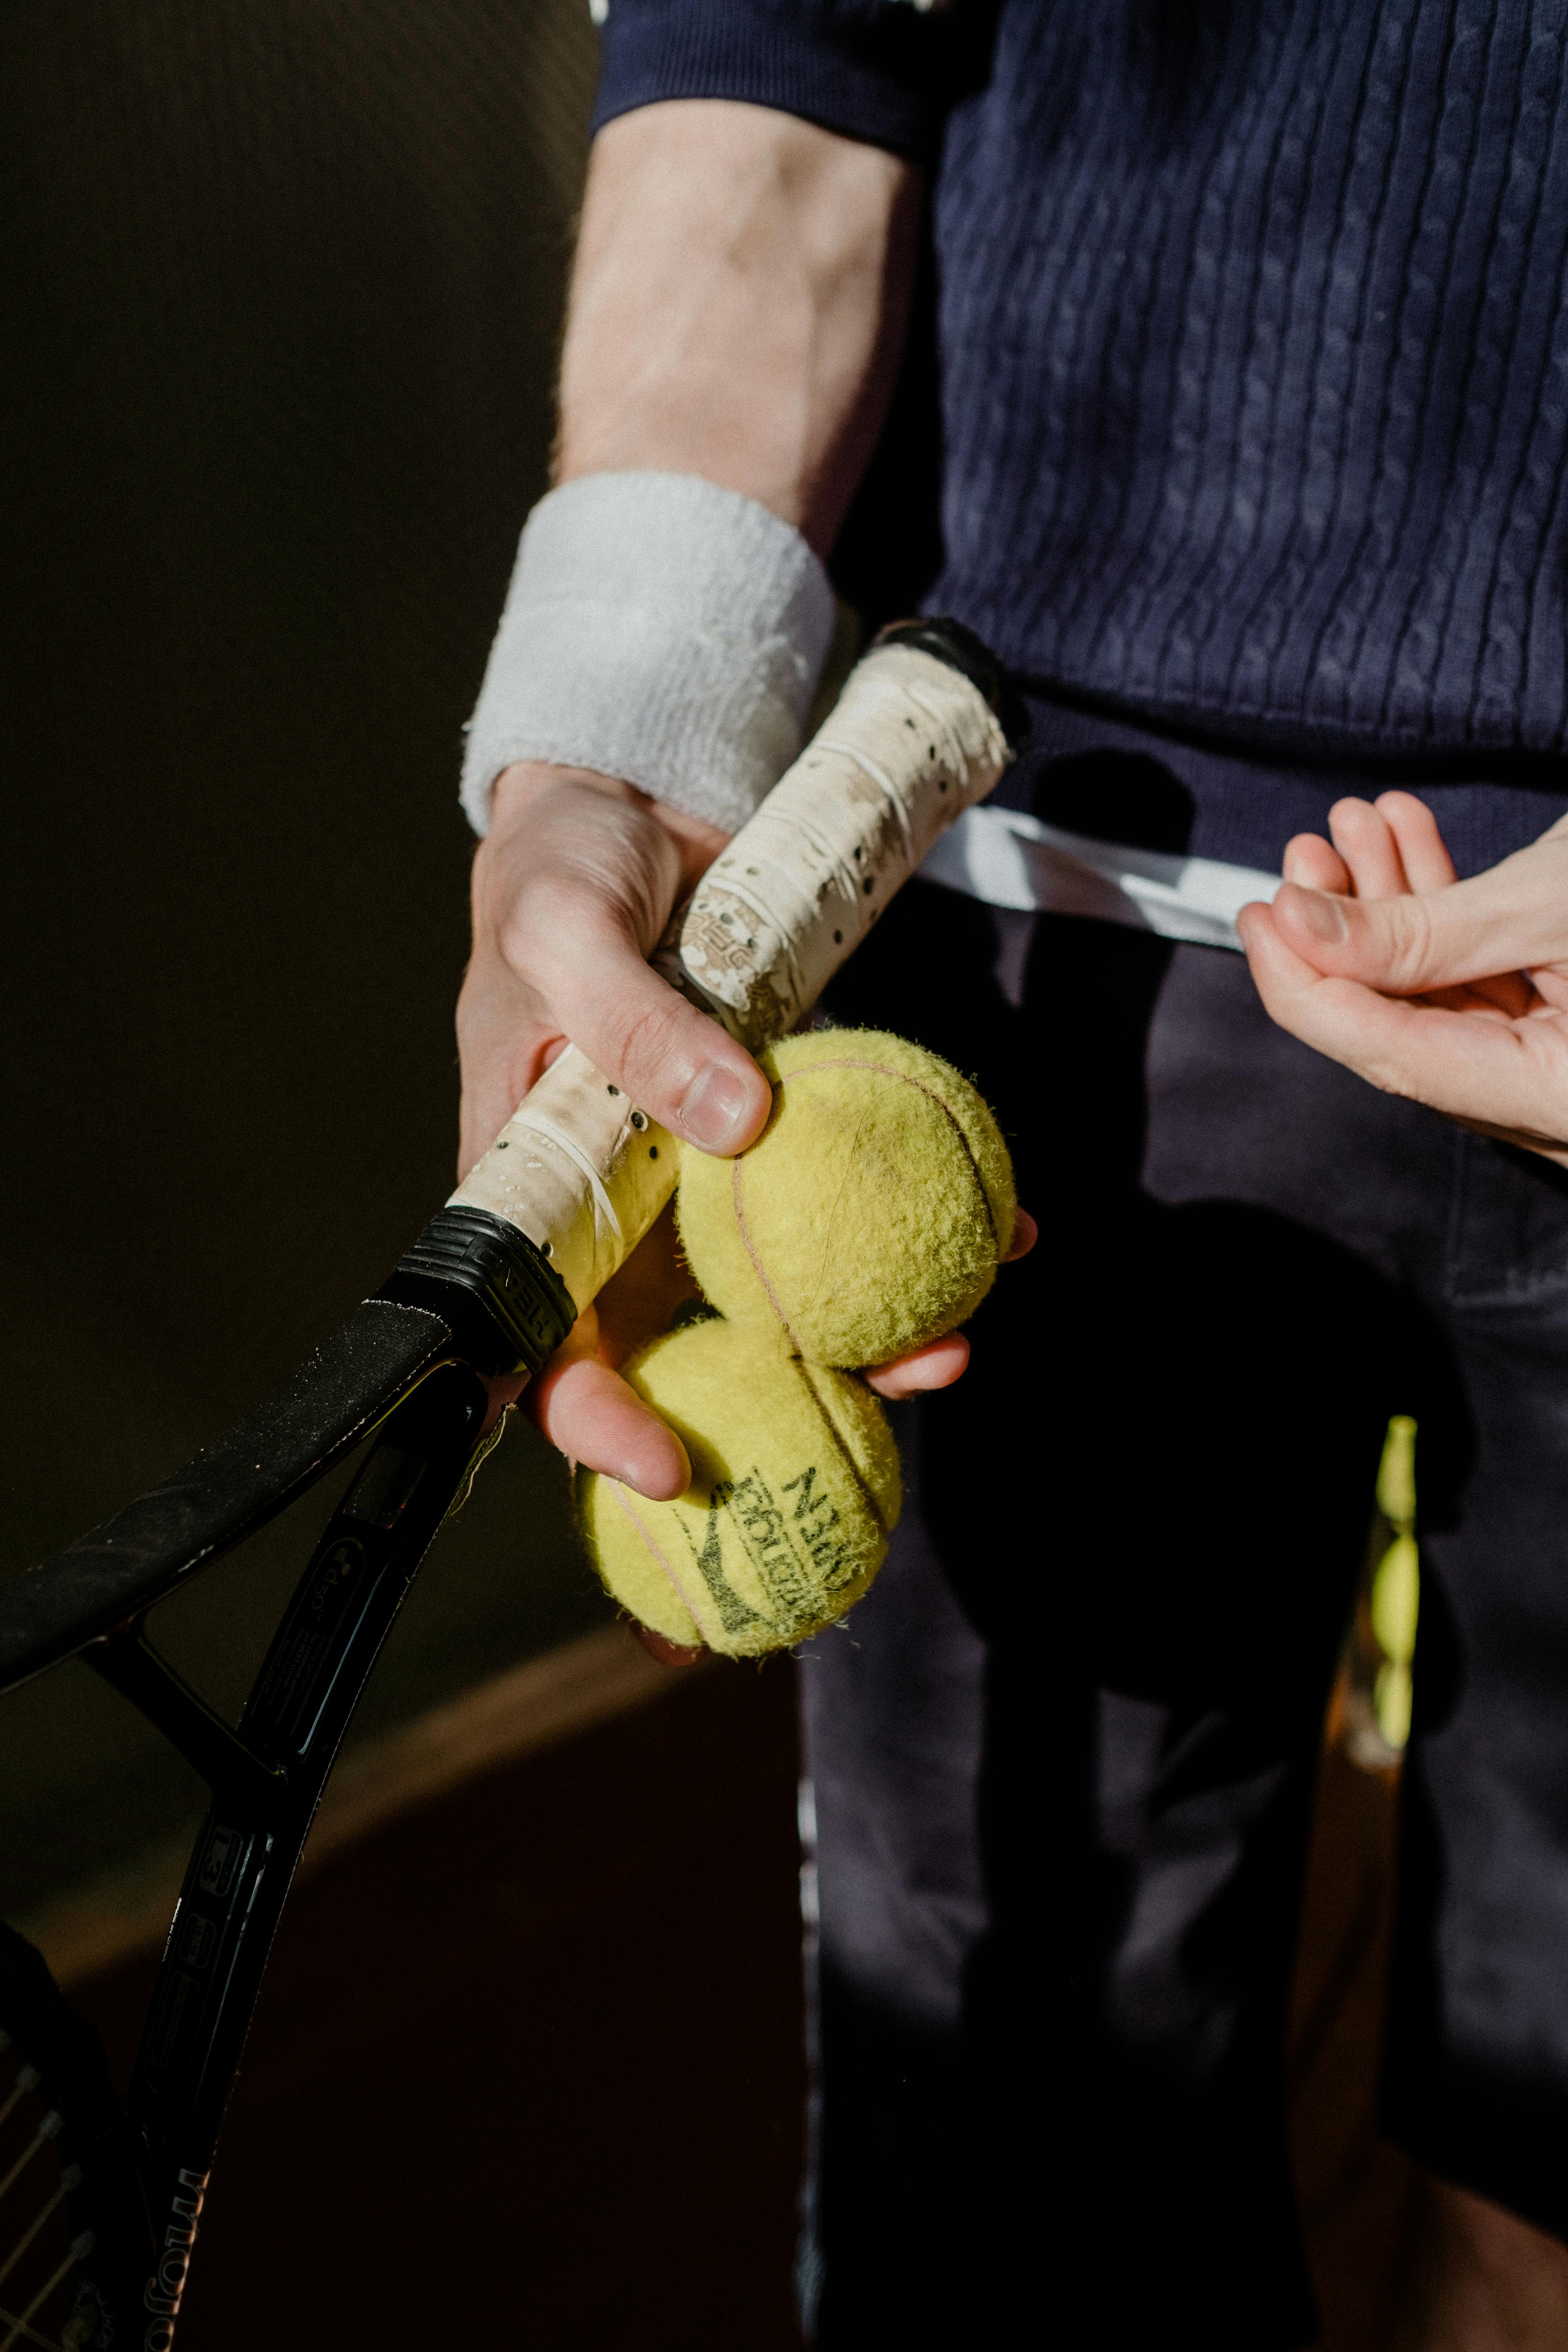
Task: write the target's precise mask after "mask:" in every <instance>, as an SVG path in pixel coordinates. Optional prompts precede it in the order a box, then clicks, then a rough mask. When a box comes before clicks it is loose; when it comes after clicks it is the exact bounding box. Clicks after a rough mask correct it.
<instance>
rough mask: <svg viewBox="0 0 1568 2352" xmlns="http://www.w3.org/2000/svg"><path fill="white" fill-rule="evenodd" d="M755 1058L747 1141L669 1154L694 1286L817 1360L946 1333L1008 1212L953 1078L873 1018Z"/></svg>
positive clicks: (982, 1280)
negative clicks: (764, 1114) (761, 1079)
mask: <svg viewBox="0 0 1568 2352" xmlns="http://www.w3.org/2000/svg"><path fill="white" fill-rule="evenodd" d="M762 1066H763V1070H764V1072H765V1073H766V1075H767V1076H768V1077H769V1078H770V1079H771V1080H772V1082H773V1114H772V1117H771V1118H769V1120H768V1124H767V1126H766V1127H765V1128H764V1129H763V1133H762V1135H761V1136H760V1137H759V1138H758V1139H757V1141H756V1142H755V1143H753V1144H752V1148H751V1150H749V1151H746V1152H743V1153H742V1156H741V1157H740V1159H738V1160H714V1159H710V1157H709V1156H708V1155H707V1154H705V1153H703V1152H700V1151H688V1152H686V1153H685V1154H684V1155H683V1157H682V1160H681V1171H680V1190H679V1199H678V1205H677V1213H678V1215H679V1223H680V1240H681V1246H682V1248H683V1249H684V1250H685V1252H686V1255H687V1259H688V1261H689V1265H690V1266H691V1270H692V1272H693V1273H694V1274H695V1276H697V1279H698V1281H699V1282H700V1284H701V1286H702V1288H703V1291H704V1293H705V1295H706V1296H707V1297H708V1298H709V1299H710V1301H711V1302H712V1304H713V1305H714V1306H715V1307H718V1308H719V1310H720V1312H721V1314H723V1315H725V1316H727V1317H728V1318H730V1320H731V1322H734V1323H737V1324H743V1325H745V1326H746V1327H747V1328H752V1329H765V1330H767V1331H768V1333H769V1334H770V1335H771V1336H772V1337H773V1338H774V1339H777V1340H778V1341H780V1342H781V1343H782V1345H783V1347H784V1349H785V1350H786V1351H788V1352H791V1353H794V1354H796V1355H800V1356H804V1357H805V1359H806V1360H807V1361H808V1362H811V1363H817V1364H839V1365H846V1366H849V1365H859V1364H882V1363H886V1362H888V1361H889V1359H890V1358H892V1357H894V1356H901V1355H903V1354H904V1353H905V1352H906V1350H908V1349H910V1348H918V1347H921V1346H922V1345H923V1344H924V1342H925V1341H926V1340H928V1339H939V1338H940V1337H941V1336H942V1333H943V1332H945V1331H952V1330H953V1329H955V1328H957V1326H958V1325H959V1324H960V1323H963V1322H964V1321H965V1320H966V1319H967V1318H968V1317H969V1316H971V1315H973V1312H974V1309H975V1308H976V1307H978V1306H979V1304H980V1302H981V1300H982V1299H983V1298H984V1296H985V1294H986V1292H987V1291H988V1290H989V1289H990V1287H991V1285H992V1282H993V1280H994V1277H995V1273H996V1267H997V1265H998V1263H999V1261H1000V1260H1001V1258H1002V1257H1003V1256H1004V1255H1005V1253H1006V1250H1007V1246H1008V1244H1009V1243H1010V1242H1011V1240H1012V1238H1013V1220H1014V1216H1015V1214H1016V1207H1017V1202H1016V1195H1015V1193H1014V1190H1013V1167H1012V1162H1011V1161H1010V1160H1009V1159H1008V1157H1007V1147H1006V1145H1005V1143H1004V1142H1003V1140H1002V1132H1001V1129H999V1128H998V1126H997V1124H996V1121H995V1119H994V1118H993V1117H992V1114H991V1112H990V1110H989V1109H988V1108H987V1107H986V1105H985V1104H984V1102H983V1101H982V1100H981V1098H980V1097H979V1095H978V1094H976V1092H975V1090H974V1088H973V1087H972V1086H971V1085H970V1083H969V1081H968V1079H967V1078H963V1077H961V1076H959V1074H958V1072H957V1071H956V1070H955V1069H953V1068H952V1067H951V1066H950V1065H949V1064H948V1063H946V1062H944V1061H942V1060H941V1059H940V1058H939V1056H938V1055H935V1054H928V1053H927V1052H926V1051H925V1050H924V1048H923V1047H922V1046H920V1045H910V1044H909V1043H908V1042H907V1040H905V1039H904V1038H902V1037H889V1036H887V1035H885V1034H883V1033H882V1032H880V1031H878V1030H874V1029H828V1030H816V1031H813V1032H811V1033H810V1034H807V1035H805V1036H800V1037H789V1038H786V1039H784V1042H783V1043H782V1044H781V1045H775V1046H774V1047H773V1050H772V1051H771V1052H770V1053H768V1054H765V1055H763V1057H762Z"/></svg>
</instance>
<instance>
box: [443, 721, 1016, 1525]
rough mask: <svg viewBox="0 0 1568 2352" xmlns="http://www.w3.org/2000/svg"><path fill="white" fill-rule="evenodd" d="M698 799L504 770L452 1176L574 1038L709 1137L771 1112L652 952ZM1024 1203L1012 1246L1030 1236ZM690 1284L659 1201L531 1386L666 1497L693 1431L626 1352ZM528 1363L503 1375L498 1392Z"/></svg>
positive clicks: (914, 1368) (731, 1138) (483, 883)
mask: <svg viewBox="0 0 1568 2352" xmlns="http://www.w3.org/2000/svg"><path fill="white" fill-rule="evenodd" d="M725 838H726V836H725V835H723V834H722V833H721V832H719V831H718V830H717V829H716V828H715V827H714V826H712V825H710V824H704V823H703V822H702V821H701V820H700V818H696V817H689V816H686V815H684V814H681V813H680V812H679V810H675V809H671V808H669V807H668V806H667V805H666V804H665V803H661V802H656V801H654V800H652V799H651V798H650V797H649V796H648V795H647V793H640V792H638V791H637V790H636V788H635V787H634V786H632V785H630V784H625V783H620V782H616V780H615V779H613V778H611V777H607V776H598V775H594V774H592V773H590V772H588V771H586V770H584V769H573V768H554V767H549V766H545V765H543V764H541V763H527V764H523V765H520V766H517V767H514V768H510V769H508V770H507V772H506V773H505V774H504V775H503V776H501V777H500V779H499V781H498V782H497V784H496V788H495V802H494V818H493V823H492V825H491V830H490V833H489V838H488V839H487V840H486V841H484V842H483V843H482V844H481V845H480V847H479V851H478V853H477V855H476V856H475V859H474V875H473V924H474V947H473V955H472V959H471V961H470V962H469V965H468V974H467V977H466V978H465V980H464V982H463V988H462V993H461V995H460V996H459V998H458V1055H459V1060H460V1063H461V1069H462V1081H463V1097H462V1122H461V1149H460V1156H459V1175H460V1176H461V1175H466V1174H467V1172H468V1170H469V1169H470V1168H471V1167H472V1166H473V1164H474V1162H475V1161H476V1160H478V1159H479V1157H480V1156H481V1155H482V1154H483V1153H484V1152H485V1151H486V1150H489V1146H490V1144H491V1143H492V1142H493V1141H494V1139H495V1138H496V1136H497V1135H499V1134H500V1130H501V1129H502V1128H503V1127H504V1126H505V1125H506V1123H507V1121H508V1119H510V1117H511V1115H512V1113H513V1111H514V1110H515V1109H516V1108H517V1106H518V1104H519V1103H520V1102H521V1099H522V1097H523V1096H524V1095H525V1094H526V1093H527V1092H528V1091H529V1089H530V1087H532V1086H533V1085H534V1084H535V1082H536V1081H537V1079H538V1078H539V1077H540V1076H541V1074H542V1072H543V1071H544V1070H546V1069H547V1068H548V1067H549V1066H550V1065H551V1063H552V1061H553V1060H554V1059H555V1057H556V1055H558V1054H560V1053H561V1052H563V1049H564V1047H565V1045H566V1043H567V1040H568V1039H569V1038H570V1039H571V1040H572V1041H573V1042H574V1043H575V1044H576V1045H580V1046H581V1047H582V1048H583V1050H584V1053H586V1054H587V1055H589V1056H590V1057H591V1058H592V1059H593V1060H594V1061H595V1063H597V1065H598V1066H599V1067H600V1068H601V1069H602V1070H604V1071H605V1074H606V1076H609V1077H611V1078H613V1079H614V1080H615V1082H616V1085H617V1086H618V1087H621V1089H622V1091H623V1092H624V1093H626V1095H628V1096H629V1097H631V1099H632V1100H633V1101H634V1102H636V1103H637V1104H639V1105H640V1106H641V1107H642V1108H644V1109H646V1110H647V1111H648V1112H649V1113H650V1115H651V1116H652V1117H653V1118H657V1119H658V1120H659V1122H660V1123H661V1124H662V1125H663V1126H666V1127H668V1129H670V1130H671V1132H672V1133H673V1134H676V1135H679V1136H680V1137H681V1138H682V1139H683V1140H684V1141H685V1142H687V1143H689V1144H694V1145H695V1146H696V1147H697V1148H698V1149H699V1150H708V1151H714V1152H718V1153H721V1154H730V1153H733V1152H737V1151H742V1150H744V1149H745V1147H746V1145H747V1144H749V1143H751V1142H752V1141H753V1140H754V1139H755V1138H756V1137H757V1135H758V1134H759V1133H760V1132H761V1130H762V1129H763V1126H764V1125H765V1124H766V1121H767V1117H768V1112H769V1109H770V1108H771V1106H772V1099H773V1098H772V1095H771V1092H770V1089H769V1087H768V1082H767V1080H766V1079H765V1078H764V1077H763V1074H762V1072H761V1071H760V1070H759V1069H758V1067H757V1066H756V1064H755V1063H754V1062H753V1061H752V1057H751V1055H749V1054H747V1053H746V1052H745V1050H744V1049H743V1048H742V1046H740V1045H737V1044H736V1043H735V1041H734V1039H733V1038H731V1036H729V1035H728V1034H726V1033H725V1031H724V1030H722V1029H721V1028H720V1026H719V1024H717V1022H714V1021H711V1020H710V1019H709V1018H708V1016H707V1015H706V1014H705V1013H700V1012H699V1011H698V1010H697V1009H696V1007H695V1006H693V1005H690V1004H688V1003H686V1001H685V999H684V998H683V997H680V996H678V995H677V994H676V992H675V991H674V990H673V989H671V988H670V987H668V984H667V983H666V982H664V981H662V980H661V979H660V978H659V976H658V973H657V972H656V971H653V970H652V969H651V968H650V967H649V965H648V963H647V956H648V954H649V952H650V951H651V950H652V949H653V947H654V946H655V945H656V944H657V942H658V940H659V938H660V937H661V936H662V934H663V931H664V929H665V926H666V924H667V923H668V919H669V917H670V914H671V912H672V910H673V908H675V906H676V904H677V903H678V901H679V899H681V898H685V897H686V896H687V895H688V893H689V891H690V890H691V889H692V888H693V887H695V885H696V882H697V880H698V878H699V877H700V875H701V873H702V872H703V870H704V869H705V867H706V866H708V865H709V864H710V861H711V860H712V859H713V858H714V857H715V856H717V855H718V853H719V851H720V850H721V848H722V847H723V845H724V841H725ZM1034 1237H1035V1227H1034V1223H1033V1220H1032V1219H1030V1218H1029V1217H1027V1216H1025V1215H1022V1214H1020V1216H1019V1219H1018V1226H1017V1231H1016V1235H1015V1240H1014V1246H1013V1252H1012V1255H1015V1256H1022V1255H1023V1254H1024V1252H1025V1251H1026V1249H1027V1248H1029V1247H1030V1246H1031V1244H1032V1243H1033V1241H1034ZM691 1293H692V1284H691V1280H690V1277H689V1275H688V1274H687V1273H686V1271H685V1268H684V1266H683V1265H681V1263H680V1260H679V1255H678V1254H677V1252H676V1249H675V1245H674V1234H673V1222H672V1220H671V1219H670V1218H669V1217H668V1216H666V1217H664V1218H662V1219H661V1220H660V1221H659V1223H658V1226H656V1227H655V1229H654V1232H653V1233H652V1234H650V1235H649V1236H648V1237H647V1240H646V1241H645V1242H644V1243H643V1244H642V1245H641V1247H640V1248H638V1249H637V1250H636V1251H634V1252H633V1254H632V1256H631V1257H630V1258H629V1259H628V1261H627V1263H626V1265H625V1266H624V1267H623V1268H622V1269H621V1271H620V1273H619V1274H617V1276H616V1278H615V1280H614V1281H613V1282H612V1283H610V1284H609V1285H608V1286H606V1288H605V1291H604V1292H603V1293H602V1294H601V1297H600V1298H599V1300H598V1302H597V1304H596V1306H595V1307H590V1308H589V1309H588V1310H587V1312H586V1313H585V1314H584V1315H583V1316H582V1317H581V1318H579V1320H578V1322H577V1324H576V1326H575V1327H574V1329H573V1331H572V1333H571V1334H570V1336H569V1338H568V1339H567V1340H566V1342H565V1344H564V1345H563V1347H562V1348H561V1349H559V1350H558V1351H557V1353H556V1354H555V1356H554V1357H552V1360H551V1361H550V1363H549V1364H548V1365H547V1366H546V1367H545V1369H544V1370H543V1371H542V1372H541V1373H540V1374H539V1376H538V1377H537V1379H535V1380H534V1381H532V1382H531V1384H530V1385H529V1387H528V1388H527V1390H526V1391H524V1395H523V1404H524V1410H525V1411H526V1412H528V1413H529V1415H530V1417H531V1419H532V1420H534V1421H535V1422H537V1423H538V1424H539V1426H540V1428H541V1429H542V1431H543V1433H544V1434H545V1436H546V1437H547V1438H549V1440H550V1442H551V1443H552V1444H553V1445H555V1446H558V1447H559V1448H560V1450H561V1452H562V1453H563V1454H567V1455H568V1456H569V1457H570V1458H571V1459H572V1460H573V1461H574V1462H578V1463H581V1464H582V1465H584V1466H585V1467H587V1468H589V1469H593V1470H600V1471H604V1472H605V1473H606V1474H607V1475H609V1476H611V1477H613V1478H618V1479H620V1480H621V1481H622V1482H623V1483H624V1484H625V1485H626V1486H635V1487H636V1488H637V1490H638V1492H639V1493H641V1494H644V1495H647V1496H650V1497H651V1498H652V1499H653V1500H655V1501H659V1502H665V1501H669V1500H671V1499H673V1497H674V1496H677V1495H679V1494H682V1493H684V1491H685V1489H686V1487H687V1486H688V1484H689V1480H690V1475H691V1469H690V1465H689V1462H688V1460H687V1457H686V1450H685V1448H684V1447H683V1446H682V1444H681V1443H680V1440H679V1438H678V1437H677V1436H676V1434H675V1433H674V1431H673V1430H671V1429H670V1428H668V1426H667V1424H666V1423H664V1422H662V1421H661V1420H660V1419H659V1418H658V1414H657V1413H656V1412H653V1411H652V1410H651V1409H650V1408H649V1407H648V1406H647V1405H646V1404H644V1403H643V1402H642V1400H641V1399H640V1398H639V1397H637V1395H636V1394H635V1393H634V1392H633V1391H632V1390H631V1389H630V1388H629V1387H628V1386H627V1385H626V1381H623V1380H622V1379H621V1378H620V1377H619V1374H618V1370H617V1367H618V1366H619V1365H620V1364H621V1363H622V1362H623V1361H624V1360H625V1359H626V1357H627V1356H628V1355H629V1354H630V1353H631V1352H632V1351H633V1349H636V1348H637V1347H639V1346H641V1345H642V1343H643V1342H644V1340H646V1339H652V1338H654V1337H655V1336H656V1335H657V1334H658V1332H660V1331H663V1330H666V1329H668V1325H669V1320H670V1316H671V1314H672V1312H673V1310H674V1308H675V1307H676V1306H677V1305H678V1304H679V1300H680V1299H681V1297H685V1296H690V1295H691ZM968 1360H969V1343H968V1341H967V1340H966V1339H964V1338H963V1336H962V1334H960V1333H956V1332H955V1333H953V1334H952V1335H950V1336H949V1337H948V1338H946V1339H937V1340H933V1341H932V1342H931V1345H930V1346H929V1347H925V1348H921V1349H917V1350H915V1351H914V1352H913V1353H911V1354H910V1355H908V1356H904V1357H901V1358H900V1359H899V1360H898V1361H897V1362H895V1363H892V1364H889V1365H885V1366H881V1367H879V1368H872V1369H871V1370H869V1371H868V1374H867V1379H868V1383H869V1385H870V1386H871V1387H873V1388H875V1389H876V1390H878V1391H879V1393H880V1394H881V1395H883V1396H886V1397H900V1396H910V1395H913V1394H914V1393H916V1392H917V1391H921V1390H926V1389H938V1388H945V1387H947V1386H948V1385H949V1384H950V1383H951V1382H952V1381H955V1380H957V1379H958V1377H959V1375H960V1373H961V1372H962V1371H963V1369H964V1366H965V1364H966V1363H967V1362H968ZM520 1388H521V1380H513V1381H510V1382H505V1383H503V1382H496V1383H492V1391H493V1393H494V1395H495V1398H496V1401H497V1404H498V1406H500V1405H504V1404H505V1403H507V1402H510V1400H511V1398H513V1397H515V1396H516V1395H517V1393H518V1391H519V1390H520Z"/></svg>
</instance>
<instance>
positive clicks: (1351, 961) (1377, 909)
mask: <svg viewBox="0 0 1568 2352" xmlns="http://www.w3.org/2000/svg"><path fill="white" fill-rule="evenodd" d="M1274 920H1275V923H1276V925H1277V927H1278V929H1279V936H1280V938H1281V939H1282V940H1284V942H1285V943H1286V945H1287V946H1288V947H1289V948H1290V949H1292V950H1294V952H1295V953H1296V954H1297V955H1298V956H1300V958H1301V960H1302V961H1303V962H1305V963H1309V964H1310V965H1311V966H1312V968H1313V969H1314V971H1320V972H1326V973H1331V974H1333V975H1334V976H1335V977H1337V978H1342V979H1345V980H1358V981H1361V982H1363V984H1364V985H1365V986H1367V987H1369V988H1375V989H1378V990H1379V991H1381V992H1383V993H1384V995H1388V996H1415V995H1418V994H1421V993H1422V992H1425V991H1426V990H1428V989H1434V988H1452V987H1458V986H1459V985H1460V984H1462V983H1463V982H1468V981H1473V980H1489V979H1491V978H1492V977H1493V976H1494V975H1495V974H1497V973H1499V972H1506V971H1530V970H1531V969H1532V968H1534V967H1535V966H1537V965H1541V964H1548V963H1558V962H1561V961H1563V959H1564V958H1565V957H1568V835H1554V834H1548V835H1545V836H1544V838H1543V839H1542V840H1541V841H1538V842H1536V843H1534V844H1532V845H1531V847H1530V848H1529V849H1521V850H1520V851H1518V852H1517V853H1516V854H1515V855H1514V856H1512V857H1505V858H1504V859H1503V861H1502V863H1501V865H1500V866H1492V867H1490V868H1489V871H1488V872H1487V873H1485V874H1478V875H1477V876H1476V877H1475V878H1474V879H1473V880H1472V881H1469V882H1456V883H1454V884H1452V885H1451V886H1450V887H1448V888H1447V889H1444V890H1432V891H1408V892H1406V893H1405V894H1404V895H1403V896H1401V897H1398V898H1341V897H1339V896H1338V895H1337V894H1335V893H1333V892H1331V891H1328V890H1307V889H1303V888H1301V887H1300V886H1299V885H1298V884H1296V883H1291V882H1287V883H1285V884H1284V885H1283V886H1282V887H1281V888H1280V890H1279V895H1278V896H1277V897H1276V898H1275V900H1274Z"/></svg>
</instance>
